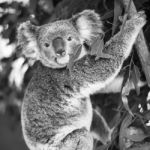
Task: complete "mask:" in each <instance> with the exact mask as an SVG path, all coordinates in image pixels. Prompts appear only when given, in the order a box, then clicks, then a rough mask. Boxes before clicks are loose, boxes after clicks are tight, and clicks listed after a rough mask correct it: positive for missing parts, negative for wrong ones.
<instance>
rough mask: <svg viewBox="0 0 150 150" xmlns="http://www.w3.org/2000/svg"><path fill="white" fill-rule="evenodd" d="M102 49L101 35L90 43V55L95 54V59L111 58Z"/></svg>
mask: <svg viewBox="0 0 150 150" xmlns="http://www.w3.org/2000/svg"><path fill="white" fill-rule="evenodd" d="M103 50H104V40H103V36H98V37H96V39H95V41H94V42H93V44H92V45H91V55H94V56H96V60H97V59H99V58H112V56H111V55H109V54H107V53H104V52H103Z"/></svg>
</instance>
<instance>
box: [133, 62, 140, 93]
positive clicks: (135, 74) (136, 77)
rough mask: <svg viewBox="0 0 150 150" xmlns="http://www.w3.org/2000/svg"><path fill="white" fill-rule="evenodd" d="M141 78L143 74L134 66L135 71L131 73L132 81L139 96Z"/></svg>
mask: <svg viewBox="0 0 150 150" xmlns="http://www.w3.org/2000/svg"><path fill="white" fill-rule="evenodd" d="M140 76H141V74H140V71H139V68H138V67H137V66H136V65H133V70H132V72H131V80H132V81H133V84H134V87H135V90H136V93H137V95H139V94H140V87H139V86H138V82H139V81H140Z"/></svg>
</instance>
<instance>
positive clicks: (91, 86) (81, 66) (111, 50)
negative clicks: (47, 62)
mask: <svg viewBox="0 0 150 150" xmlns="http://www.w3.org/2000/svg"><path fill="white" fill-rule="evenodd" d="M145 23H146V21H145V15H144V13H143V12H140V13H138V14H136V15H135V16H133V17H132V18H131V19H130V20H128V21H127V22H126V24H125V26H124V28H123V30H122V31H121V32H119V33H118V34H116V35H115V36H114V37H113V38H112V39H111V40H110V41H109V42H107V43H106V45H105V49H104V52H105V53H108V54H110V55H112V58H108V59H102V58H100V59H98V60H95V57H93V56H86V57H84V58H83V59H81V60H79V61H78V62H76V63H75V65H74V66H73V70H72V78H73V79H75V80H76V81H78V82H79V83H80V84H81V85H82V87H81V89H80V91H81V92H82V93H84V94H85V95H86V94H89V93H90V94H92V93H94V92H96V90H98V89H101V88H103V87H105V86H106V85H108V84H109V83H110V82H111V81H112V80H113V79H114V78H115V77H116V76H117V74H118V73H119V71H120V69H121V67H122V64H123V62H124V60H125V59H126V58H127V57H128V56H129V54H130V52H131V50H132V46H133V44H134V42H135V40H136V37H137V35H138V33H139V32H140V30H141V28H142V27H143V26H144V24H145Z"/></svg>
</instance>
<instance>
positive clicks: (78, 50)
mask: <svg viewBox="0 0 150 150" xmlns="http://www.w3.org/2000/svg"><path fill="white" fill-rule="evenodd" d="M81 49H82V45H81V44H80V45H77V47H76V48H75V49H74V51H73V52H74V53H72V54H70V59H69V63H68V65H67V68H68V69H69V71H70V73H71V71H72V67H73V64H74V62H75V60H76V59H78V57H79V56H80V53H81Z"/></svg>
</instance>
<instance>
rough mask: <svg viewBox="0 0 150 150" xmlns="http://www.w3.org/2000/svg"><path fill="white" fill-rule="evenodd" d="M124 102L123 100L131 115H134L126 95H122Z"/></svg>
mask: <svg viewBox="0 0 150 150" xmlns="http://www.w3.org/2000/svg"><path fill="white" fill-rule="evenodd" d="M122 102H123V105H124V107H125V109H126V110H127V111H128V113H129V114H130V115H131V116H134V115H133V113H132V111H131V109H130V107H129V105H128V98H127V97H126V96H122Z"/></svg>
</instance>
